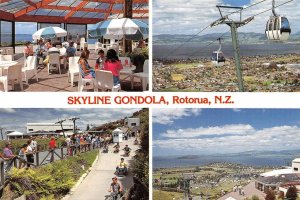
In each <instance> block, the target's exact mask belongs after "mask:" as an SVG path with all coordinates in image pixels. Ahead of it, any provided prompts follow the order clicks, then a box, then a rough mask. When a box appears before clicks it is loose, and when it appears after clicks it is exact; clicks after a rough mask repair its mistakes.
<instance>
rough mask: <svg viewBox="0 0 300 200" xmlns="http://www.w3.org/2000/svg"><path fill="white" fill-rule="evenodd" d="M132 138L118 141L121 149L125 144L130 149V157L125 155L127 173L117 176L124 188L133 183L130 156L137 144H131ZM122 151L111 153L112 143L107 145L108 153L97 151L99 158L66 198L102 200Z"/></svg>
mask: <svg viewBox="0 0 300 200" xmlns="http://www.w3.org/2000/svg"><path fill="white" fill-rule="evenodd" d="M133 141H134V139H133V138H131V139H129V140H125V141H123V142H122V143H120V146H121V148H120V149H123V148H124V147H125V145H126V144H128V146H129V147H130V148H131V149H132V150H131V153H130V157H125V162H126V163H128V164H129V175H127V176H126V177H119V181H120V182H121V183H122V184H123V187H124V188H125V189H127V190H128V189H129V188H130V186H131V185H132V184H133V182H132V173H131V172H130V163H131V161H132V159H133V158H132V157H133V156H134V153H135V151H136V150H137V148H138V146H137V145H133ZM123 154H124V151H123V150H121V151H120V152H119V153H113V145H110V146H109V152H108V153H102V152H100V153H99V159H98V160H97V161H96V164H95V165H94V166H93V167H92V170H91V172H90V173H89V174H88V176H87V177H86V178H85V179H84V180H83V182H82V183H81V184H80V185H79V186H78V187H77V188H76V189H75V191H74V192H73V193H71V194H70V197H69V198H68V200H83V199H84V200H102V199H105V195H108V194H110V193H109V192H108V188H109V186H110V184H111V182H112V177H114V176H115V175H114V172H115V168H116V166H117V164H118V163H119V162H120V159H121V157H122V155H123Z"/></svg>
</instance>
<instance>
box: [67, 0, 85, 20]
mask: <svg viewBox="0 0 300 200" xmlns="http://www.w3.org/2000/svg"><path fill="white" fill-rule="evenodd" d="M86 4H88V1H83V2H81V3H80V4H79V5H78V6H76V7H75V8H72V10H71V11H70V12H69V13H68V14H67V15H66V16H65V20H67V19H68V18H70V17H72V16H73V15H74V14H75V13H76V12H77V11H78V10H79V9H81V8H83V7H84V6H85V5H86Z"/></svg>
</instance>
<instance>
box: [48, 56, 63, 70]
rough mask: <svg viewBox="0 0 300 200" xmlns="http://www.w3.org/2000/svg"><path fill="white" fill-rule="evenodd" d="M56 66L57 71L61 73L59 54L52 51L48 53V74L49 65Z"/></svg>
mask: <svg viewBox="0 0 300 200" xmlns="http://www.w3.org/2000/svg"><path fill="white" fill-rule="evenodd" d="M54 65H56V67H57V68H58V71H59V73H60V74H61V71H60V59H59V54H58V53H53V54H49V62H48V74H50V66H54Z"/></svg>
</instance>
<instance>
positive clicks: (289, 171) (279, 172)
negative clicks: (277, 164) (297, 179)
mask: <svg viewBox="0 0 300 200" xmlns="http://www.w3.org/2000/svg"><path fill="white" fill-rule="evenodd" d="M292 173H293V169H292V168H291V167H289V168H286V169H278V170H273V171H269V172H265V173H263V174H260V176H262V177H269V176H278V175H282V174H292Z"/></svg>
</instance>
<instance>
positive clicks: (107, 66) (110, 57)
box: [103, 49, 123, 85]
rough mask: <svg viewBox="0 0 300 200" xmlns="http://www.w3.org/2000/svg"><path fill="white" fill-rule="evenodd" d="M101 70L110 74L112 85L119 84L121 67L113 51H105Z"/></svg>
mask: <svg viewBox="0 0 300 200" xmlns="http://www.w3.org/2000/svg"><path fill="white" fill-rule="evenodd" d="M103 69H104V70H107V71H111V72H112V74H113V79H114V85H118V84H120V70H121V69H123V66H122V64H121V61H120V60H119V58H118V56H117V52H116V51H115V50H114V49H109V50H108V51H107V55H106V60H105V62H104V64H103Z"/></svg>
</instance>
